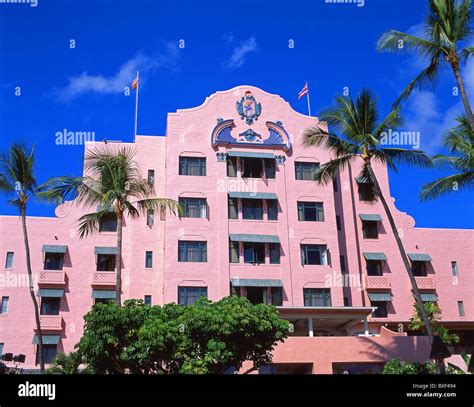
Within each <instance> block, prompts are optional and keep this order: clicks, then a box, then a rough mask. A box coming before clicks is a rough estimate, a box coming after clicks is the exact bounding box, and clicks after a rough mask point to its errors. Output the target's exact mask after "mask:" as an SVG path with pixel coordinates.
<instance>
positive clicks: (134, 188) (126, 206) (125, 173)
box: [45, 147, 181, 306]
mask: <svg viewBox="0 0 474 407" xmlns="http://www.w3.org/2000/svg"><path fill="white" fill-rule="evenodd" d="M134 155H135V152H134V150H133V149H131V148H127V147H123V148H120V149H118V150H115V151H111V150H108V149H107V148H96V149H92V150H90V151H88V152H87V153H86V156H85V159H84V172H85V175H84V176H83V177H79V178H71V177H58V178H56V179H54V180H52V181H51V183H50V184H49V185H48V191H47V192H46V193H45V194H46V195H47V196H48V199H49V200H50V201H56V202H64V200H65V199H66V198H67V197H69V196H74V197H75V201H76V203H77V204H83V205H85V206H88V207H94V208H96V207H97V210H96V211H95V212H91V213H87V214H85V215H83V216H81V218H80V219H79V222H80V223H79V237H80V238H81V239H82V238H85V237H87V236H89V235H91V234H92V233H94V232H96V231H97V230H98V229H99V225H100V222H101V220H103V219H105V218H107V217H109V216H110V215H111V214H113V216H115V219H116V222H117V256H116V257H115V270H116V274H117V279H116V303H117V305H119V306H120V305H121V294H122V262H121V260H122V236H123V220H124V217H126V216H128V217H130V218H136V217H138V216H140V214H143V213H146V212H147V211H148V210H149V209H150V210H151V209H152V210H155V209H157V208H158V209H160V210H166V209H168V210H169V211H171V212H172V213H176V212H178V213H180V212H181V207H180V205H179V204H178V203H177V202H176V201H174V200H172V199H164V198H155V197H154V194H155V191H154V188H153V186H152V185H150V183H149V182H148V181H147V180H145V179H143V177H142V174H141V171H140V168H139V166H138V164H137V162H136V161H134Z"/></svg>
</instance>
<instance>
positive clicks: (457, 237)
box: [0, 86, 474, 373]
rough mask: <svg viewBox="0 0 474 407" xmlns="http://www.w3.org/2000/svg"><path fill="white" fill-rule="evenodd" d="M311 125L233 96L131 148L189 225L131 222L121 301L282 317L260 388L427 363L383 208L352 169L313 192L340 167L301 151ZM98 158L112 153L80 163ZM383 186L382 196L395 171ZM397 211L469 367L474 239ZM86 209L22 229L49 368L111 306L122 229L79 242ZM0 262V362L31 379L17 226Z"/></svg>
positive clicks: (173, 121)
mask: <svg viewBox="0 0 474 407" xmlns="http://www.w3.org/2000/svg"><path fill="white" fill-rule="evenodd" d="M315 125H318V126H322V127H325V126H326V124H325V123H323V122H319V121H318V119H317V118H315V117H310V116H305V115H302V114H300V113H297V112H296V111H294V110H293V109H292V108H291V107H290V105H289V104H288V103H287V102H286V101H284V100H283V99H282V98H281V97H279V96H277V95H273V94H269V93H267V92H264V91H262V90H261V89H258V88H255V87H252V86H238V87H236V88H233V89H230V90H227V91H223V92H217V93H215V94H213V95H211V96H210V97H208V98H207V99H206V100H205V102H204V103H203V104H202V105H201V106H199V107H195V108H191V109H180V110H178V111H177V112H175V113H170V114H168V122H167V127H166V136H165V137H157V136H137V137H136V139H135V142H134V143H133V144H130V145H131V146H134V148H135V149H136V152H137V153H136V159H137V161H138V162H139V163H140V166H141V169H142V171H143V173H144V176H148V179H149V181H150V182H152V183H154V186H155V189H156V192H157V195H158V196H162V197H168V198H173V199H176V200H179V201H180V202H181V203H182V204H183V205H184V207H185V210H186V216H183V217H181V218H179V217H175V216H171V215H169V214H160V213H152V212H150V213H148V214H147V216H145V217H140V218H138V219H125V227H124V241H123V258H122V262H123V263H122V264H123V299H127V298H142V299H144V300H145V302H147V303H150V304H163V303H168V302H179V303H182V304H185V305H189V304H192V303H193V302H194V301H195V300H196V299H197V298H199V297H200V296H202V295H204V296H207V298H209V299H210V300H214V301H216V300H219V299H221V298H223V297H225V296H228V295H240V296H245V297H247V298H248V299H249V300H250V301H251V302H253V303H261V302H263V303H268V304H273V305H276V306H277V307H278V310H279V313H280V315H281V317H282V318H284V319H287V320H289V321H291V323H292V332H291V334H290V337H289V338H287V340H286V341H285V342H284V343H282V344H279V345H278V346H277V347H276V349H275V351H274V360H273V362H274V363H273V364H272V365H271V366H267V367H264V368H261V369H260V372H261V373H268V372H270V373H341V372H344V371H347V372H349V373H360V372H369V371H372V370H377V369H380V367H381V366H382V365H383V363H384V362H386V361H388V360H390V359H392V358H395V357H398V358H401V359H402V360H413V361H426V360H428V359H429V351H430V346H429V343H428V340H427V337H426V336H423V335H420V334H419V333H418V334H417V333H413V332H410V331H409V330H408V321H409V319H410V317H411V316H412V312H413V303H414V300H413V298H412V294H411V291H410V282H409V280H408V277H407V275H406V272H405V270H404V267H403V264H402V260H401V258H400V254H399V252H398V250H397V246H396V243H395V240H394V237H393V235H392V232H391V230H390V227H389V225H388V223H387V219H386V216H385V214H384V211H383V208H382V207H381V205H380V204H376V205H371V204H368V203H367V202H365V201H364V196H365V194H364V184H363V182H360V181H361V180H360V179H358V175H359V167H358V166H357V164H353V165H352V166H351V167H349V168H348V169H347V170H346V171H344V172H343V173H341V174H340V175H339V177H338V178H337V179H335V180H334V183H333V184H332V185H328V186H320V185H318V184H317V183H316V182H314V181H312V180H311V176H312V173H313V171H314V170H315V169H316V168H317V166H318V165H319V164H321V163H325V162H327V161H328V160H330V158H331V157H330V155H329V154H328V152H327V151H325V150H324V149H316V148H305V147H304V146H303V145H302V133H303V131H304V130H305V129H306V128H308V127H310V126H315ZM95 144H103V142H101V143H91V144H88V145H87V146H86V148H91V147H93V146H94V145H95ZM110 144H112V143H111V142H109V145H110ZM122 145H123V144H122ZM376 172H377V175H378V177H379V180H380V183H381V186H382V189H383V192H384V193H385V195H386V196H387V197H389V196H390V190H389V181H388V174H387V169H386V167H385V166H379V167H377V168H376ZM413 193H416V191H414V192H413ZM394 202H395V200H394V199H393V198H391V199H389V205H390V206H391V209H392V211H393V214H394V216H395V219H396V222H397V226H398V228H399V233H400V235H401V236H402V239H403V243H404V246H405V249H406V251H407V253H408V256H409V257H410V260H411V262H412V265H413V270H414V272H415V275H416V276H417V277H416V279H417V283H418V286H419V288H420V290H421V292H422V297H423V299H424V300H425V301H436V302H437V303H438V304H439V306H440V307H441V309H442V320H443V323H444V324H445V326H446V327H447V328H449V329H450V330H452V331H453V332H456V333H457V334H458V335H459V336H460V337H461V343H460V344H459V345H458V346H457V347H456V349H455V351H459V350H462V349H466V350H468V351H469V352H470V351H471V347H472V345H473V344H474V295H473V294H474V272H473V265H474V258H473V253H474V250H473V245H474V233H473V231H472V230H451V229H425V228H416V227H415V222H414V219H413V218H412V217H410V216H409V215H408V214H406V213H403V212H400V211H399V210H398V209H397V208H396V207H395V204H394ZM85 210H86V209H84V208H81V207H78V206H76V205H73V204H72V203H71V202H67V203H65V204H63V205H60V206H59V207H57V209H56V217H54V218H45V217H30V218H28V226H29V236H30V246H31V255H32V266H33V272H34V274H35V277H36V278H35V280H36V281H35V284H36V293H37V296H38V301H39V303H40V306H41V324H42V328H43V334H44V342H45V344H46V345H45V355H46V359H47V360H48V361H50V360H51V359H52V358H53V357H54V355H55V354H56V353H57V352H65V353H68V352H71V351H72V350H73V349H74V345H75V344H76V343H77V342H78V341H79V339H80V337H81V332H82V327H83V315H84V314H85V313H87V312H88V311H89V310H90V309H91V306H92V305H93V304H94V303H95V302H98V301H110V300H111V299H113V298H114V296H115V292H114V288H115V286H114V284H115V272H114V259H115V253H116V248H115V245H116V233H115V231H114V227H115V225H114V222H107V221H105V222H103V223H102V225H101V228H100V231H99V232H98V233H96V234H95V235H93V236H92V237H89V238H86V239H83V240H80V239H79V237H78V233H77V225H78V218H79V217H80V216H81V214H83V213H84V212H85ZM440 216H442V214H440ZM0 255H1V256H2V257H3V259H4V264H2V266H1V267H2V270H1V274H0V283H1V284H0V298H1V299H2V304H1V310H0V311H1V312H0V353H9V352H11V353H14V354H19V353H22V354H25V355H26V362H25V364H24V365H23V367H25V368H28V369H35V368H36V369H37V368H38V365H37V344H36V342H37V340H36V336H35V323H34V316H33V311H32V304H31V299H30V297H29V292H28V289H27V285H26V284H25V276H26V270H25V256H24V249H23V238H22V233H21V228H20V221H19V219H18V217H16V216H2V217H0ZM453 360H454V361H456V360H457V359H456V356H453Z"/></svg>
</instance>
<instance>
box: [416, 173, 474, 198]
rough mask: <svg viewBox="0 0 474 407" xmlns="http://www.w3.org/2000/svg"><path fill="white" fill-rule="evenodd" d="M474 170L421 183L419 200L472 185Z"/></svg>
mask: <svg viewBox="0 0 474 407" xmlns="http://www.w3.org/2000/svg"><path fill="white" fill-rule="evenodd" d="M473 181H474V171H469V172H464V173H460V174H454V175H449V176H447V177H443V178H439V179H437V180H435V181H433V182H430V183H428V184H425V185H423V188H422V190H421V193H420V200H421V201H426V200H431V199H435V198H438V197H439V196H441V195H446V194H451V193H454V192H457V191H459V190H460V189H464V188H468V187H471V188H472V186H473Z"/></svg>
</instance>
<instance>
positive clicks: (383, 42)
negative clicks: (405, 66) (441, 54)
mask: <svg viewBox="0 0 474 407" xmlns="http://www.w3.org/2000/svg"><path fill="white" fill-rule="evenodd" d="M377 50H379V51H390V52H400V51H405V50H414V51H415V52H416V53H417V54H418V55H419V56H420V57H431V56H432V55H434V54H435V53H436V52H438V51H439V45H438V44H436V43H435V42H432V41H430V40H429V39H426V38H420V37H417V36H416V35H410V34H407V33H404V32H401V31H397V30H390V31H387V32H385V33H384V34H382V36H381V37H380V38H379V40H378V41H377Z"/></svg>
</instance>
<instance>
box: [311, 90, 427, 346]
mask: <svg viewBox="0 0 474 407" xmlns="http://www.w3.org/2000/svg"><path fill="white" fill-rule="evenodd" d="M377 102H378V100H377V98H376V97H375V96H374V95H373V93H372V92H371V91H369V90H362V91H361V92H360V93H359V95H358V96H357V100H356V101H355V102H354V101H353V100H352V98H345V97H337V98H336V100H335V107H334V108H332V109H330V110H327V111H326V112H323V113H322V115H321V120H323V121H326V122H327V123H328V125H329V126H333V127H334V128H335V130H336V131H337V132H338V133H339V135H338V134H333V133H329V132H326V131H324V130H323V129H321V128H320V127H318V126H315V127H313V128H310V129H307V130H306V131H305V133H304V135H303V137H304V144H305V145H306V146H307V147H321V146H323V147H324V148H325V149H327V150H328V151H330V152H331V153H332V154H333V155H334V158H333V159H331V160H330V161H329V162H327V163H325V164H324V165H322V166H321V167H320V168H319V170H318V171H317V172H316V175H315V180H316V181H317V182H319V183H320V184H323V185H325V184H327V183H329V182H331V181H332V180H333V178H334V177H335V176H336V175H337V174H338V172H340V171H342V170H344V169H345V168H346V167H348V166H349V165H350V163H351V162H354V161H357V160H360V161H362V171H361V173H360V175H359V178H360V179H361V180H362V181H364V182H365V183H366V185H367V189H368V192H369V194H368V195H369V196H368V198H369V200H370V201H372V202H373V203H375V202H377V201H378V200H380V202H381V203H382V206H383V208H384V210H385V214H386V215H387V219H388V222H389V224H390V227H391V229H392V233H393V235H394V237H395V241H396V243H397V246H398V250H399V252H400V256H401V258H402V260H403V264H404V266H405V270H406V272H407V274H408V277H409V279H410V282H411V286H412V292H413V296H414V297H415V300H416V301H417V303H419V304H423V301H422V299H421V295H420V291H419V290H418V286H417V284H416V280H415V277H414V275H413V272H412V270H411V265H410V262H409V260H408V257H407V254H406V252H405V249H404V247H403V243H402V240H401V239H400V236H399V234H398V230H397V226H396V224H395V220H394V218H393V215H392V213H391V211H390V208H389V206H388V204H387V201H386V199H385V197H384V195H383V193H382V190H381V188H380V185H379V182H378V180H377V177H376V175H375V173H374V171H373V168H372V163H373V162H375V163H384V164H386V165H387V166H388V167H389V168H391V169H392V170H394V171H396V170H397V167H396V163H405V164H409V165H416V166H424V167H428V166H431V165H432V162H431V160H430V158H429V157H428V156H427V155H426V154H425V153H424V152H422V151H420V150H411V149H410V150H408V149H403V148H386V147H384V146H383V141H384V140H383V138H384V136H385V135H386V133H387V131H388V130H389V129H392V130H394V129H396V128H397V127H398V126H399V125H400V124H401V117H400V114H399V110H398V108H395V109H394V110H392V111H391V112H390V113H389V114H388V115H387V116H386V117H385V118H384V119H383V120H379V114H378V110H377ZM423 320H424V322H425V325H426V332H427V334H428V336H429V337H430V341H432V340H433V335H432V333H431V327H430V323H429V319H428V316H427V315H426V313H424V314H423Z"/></svg>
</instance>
